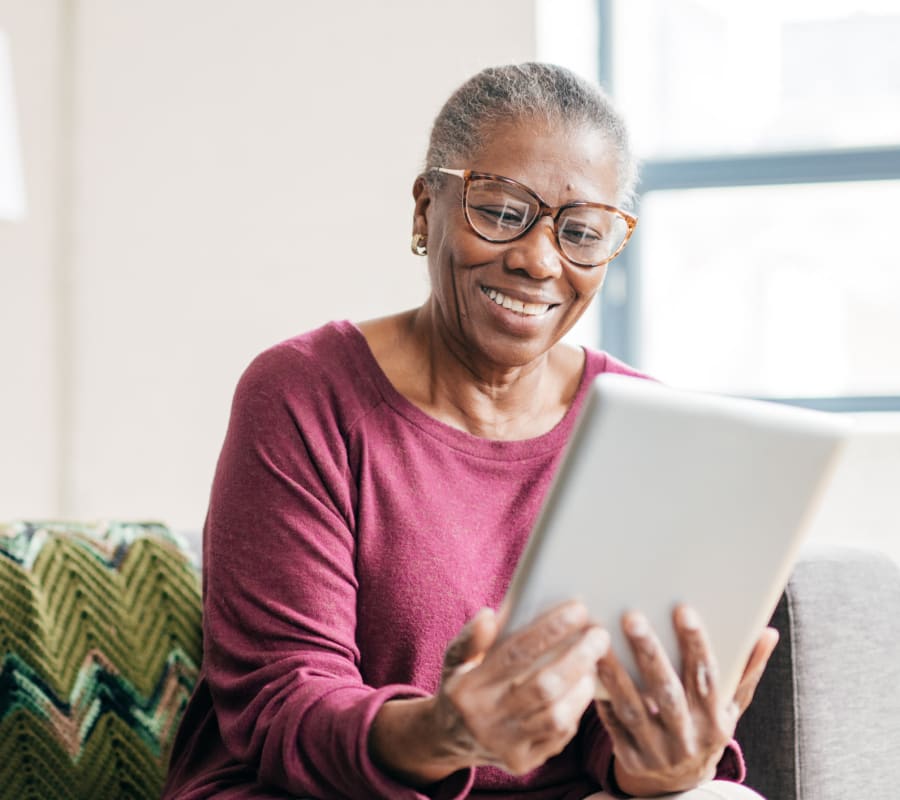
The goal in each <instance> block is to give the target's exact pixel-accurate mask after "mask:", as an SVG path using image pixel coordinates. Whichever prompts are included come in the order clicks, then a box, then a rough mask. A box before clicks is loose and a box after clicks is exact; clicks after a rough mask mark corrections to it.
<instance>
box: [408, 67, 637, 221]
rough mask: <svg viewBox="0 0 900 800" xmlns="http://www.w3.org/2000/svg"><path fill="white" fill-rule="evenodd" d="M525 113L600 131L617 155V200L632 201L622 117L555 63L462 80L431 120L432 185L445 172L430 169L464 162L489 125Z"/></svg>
mask: <svg viewBox="0 0 900 800" xmlns="http://www.w3.org/2000/svg"><path fill="white" fill-rule="evenodd" d="M529 118H530V119H538V120H542V121H545V122H547V123H548V124H555V125H563V126H582V125H583V126H588V127H591V128H594V129H596V130H598V131H600V132H601V133H602V134H603V135H604V136H606V137H607V139H608V140H609V142H610V144H611V145H612V147H613V150H614V154H615V158H616V166H617V172H618V181H619V186H618V199H617V202H619V203H621V204H623V205H626V206H627V205H629V204H630V203H631V201H632V199H633V196H634V187H635V184H636V183H637V164H636V162H635V159H634V158H633V156H632V154H631V151H630V149H629V146H628V134H627V132H626V130H625V124H624V122H623V121H622V118H621V117H620V116H619V114H618V112H616V110H615V109H614V108H613V106H612V103H611V102H610V100H609V98H608V97H607V96H606V94H605V92H604V91H603V90H602V89H601V88H600V87H599V86H596V85H595V84H592V83H589V82H588V81H586V80H584V79H583V78H580V77H579V76H578V75H576V74H575V73H573V72H571V71H570V70H568V69H566V68H565V67H560V66H558V65H556V64H540V63H536V62H528V63H525V64H510V65H507V66H502V67H489V68H488V69H485V70H482V71H481V72H479V73H478V74H477V75H475V76H473V77H472V78H469V80H467V81H466V82H465V83H464V84H462V86H460V87H459V88H458V89H457V90H456V91H455V92H454V93H453V94H452V95H451V96H450V99H449V100H447V102H446V103H444V107H443V108H442V109H441V110H440V112H439V113H438V115H437V117H436V118H435V120H434V125H433V127H432V129H431V138H430V140H429V144H428V153H427V155H426V158H425V169H424V171H423V177H424V179H425V181H426V182H427V183H428V184H429V186H431V187H432V188H437V187H438V186H440V184H441V183H442V180H443V178H444V176H443V175H441V173H439V172H434V171H433V168H434V167H443V166H459V165H463V164H464V163H465V161H466V160H467V159H468V158H470V157H471V156H472V154H474V153H475V152H477V151H478V149H479V148H480V147H481V146H482V145H483V143H484V141H485V137H486V136H487V135H488V134H489V133H490V128H491V127H492V126H493V125H496V124H498V123H504V122H510V121H514V120H521V119H529Z"/></svg>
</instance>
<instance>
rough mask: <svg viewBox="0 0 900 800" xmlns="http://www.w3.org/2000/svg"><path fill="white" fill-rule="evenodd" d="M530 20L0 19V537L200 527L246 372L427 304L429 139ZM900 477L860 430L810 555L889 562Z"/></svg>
mask: <svg viewBox="0 0 900 800" xmlns="http://www.w3.org/2000/svg"><path fill="white" fill-rule="evenodd" d="M558 2H559V0H553V2H552V3H551V4H550V8H555V7H556V5H555V4H556V3H558ZM579 2H581V3H582V4H583V3H584V0H579ZM539 5H540V7H541V8H543V9H544V12H546V11H547V3H546V0H544V2H542V3H540V4H539ZM533 11H534V4H533V3H526V2H522V0H495V1H494V2H492V3H481V2H478V0H458V2H456V3H453V4H446V3H421V2H415V0H404V1H403V2H383V3H377V4H376V3H365V2H349V3H340V4H338V3H334V4H325V3H312V2H306V1H305V0H227V1H226V0H217V1H215V2H214V0H190V2H176V0H158V2H152V3H150V2H139V0H128V1H127V2H123V0H0V27H2V28H3V29H4V30H6V31H7V33H8V34H9V37H10V41H11V46H12V50H13V58H14V60H15V67H16V73H15V77H16V83H17V87H16V88H17V94H18V100H19V112H20V117H21V124H22V131H21V134H22V137H21V138H22V142H23V148H24V151H25V152H24V156H25V162H26V164H25V167H26V178H27V184H28V199H29V209H28V217H27V219H26V221H25V222H24V223H21V224H17V225H10V224H4V223H0V366H2V376H3V384H2V391H0V520H4V519H13V518H19V517H46V516H60V515H62V516H71V517H89V518H90V517H158V518H162V519H164V520H165V521H167V522H169V523H170V524H171V525H173V526H174V527H176V528H196V527H198V526H199V525H200V524H201V522H202V518H203V513H204V509H205V505H206V496H207V492H208V487H209V481H210V478H211V475H212V470H213V466H214V462H215V458H216V455H217V452H218V449H219V446H220V444H221V438H222V435H223V433H224V427H225V422H226V418H227V413H228V404H229V401H230V396H231V392H232V389H233V386H234V383H235V381H236V380H237V378H238V376H239V374H240V372H241V370H242V369H243V367H244V366H245V364H246V363H247V361H248V360H249V359H250V358H251V357H252V356H253V354H255V353H256V352H258V351H259V350H260V349H261V348H263V347H265V346H267V345H268V344H270V343H272V342H275V341H277V340H279V339H281V338H284V337H287V336H290V335H292V334H294V333H296V332H299V331H302V330H305V329H308V328H310V327H312V326H314V325H318V324H320V323H322V322H324V321H325V320H327V319H331V318H336V317H347V318H352V319H363V318H366V317H370V316H374V315H377V314H381V313H385V312H388V311H390V310H392V309H397V308H401V307H404V306H411V305H413V304H415V303H417V302H419V300H420V299H421V298H422V297H423V296H424V292H425V281H424V275H423V262H422V261H421V260H418V259H416V258H414V257H413V256H411V255H409V254H408V237H409V232H410V208H411V201H410V195H409V191H410V186H411V183H412V179H413V176H414V175H415V173H416V171H417V166H418V163H419V160H420V158H421V157H422V154H423V151H424V146H425V138H426V133H427V127H428V124H429V122H430V120H431V118H432V117H433V115H434V113H435V112H436V110H437V108H438V107H439V105H440V103H441V102H442V101H443V99H444V97H445V96H446V94H447V93H448V92H449V91H450V90H451V89H452V88H453V87H454V86H455V85H456V84H457V83H458V82H459V81H461V80H462V79H464V78H465V77H466V76H467V75H469V74H470V73H472V72H473V71H475V70H477V69H478V68H479V67H481V66H483V65H486V64H488V63H499V62H504V61H514V60H522V59H526V58H530V57H533V56H534V55H535V52H536V47H537V45H536V41H535V40H536V38H537V34H538V33H539V32H538V31H536V30H535V23H534V21H533V20H534V16H535V15H534V13H533ZM542 18H544V19H545V27H546V24H548V23H547V20H553V19H559V15H557V16H556V17H554V16H553V15H552V14H550V15H547V14H546V13H545V14H544V16H543V17H542ZM472 20H477V21H478V29H479V30H481V31H490V32H491V35H490V36H476V35H473V27H472ZM498 32H501V34H500V35H498ZM543 32H544V37H545V39H546V38H547V30H546V29H544V30H543ZM541 55H545V56H546V55H549V56H551V57H554V58H557V57H559V53H558V52H553V53H550V52H549V51H547V50H546V49H544V50H543V51H542V52H541ZM348 200H349V201H350V202H351V203H352V207H351V209H350V210H351V211H352V214H349V215H348V214H343V213H341V209H344V208H346V207H347V202H348ZM360 209H362V211H360ZM358 243H364V248H360V247H359V245H358ZM898 477H900V421H898V420H897V418H896V417H869V418H866V421H865V422H864V424H863V429H862V430H861V431H860V433H859V434H858V435H857V436H856V437H855V438H854V440H853V442H852V444H851V446H850V448H848V452H847V457H846V459H845V461H844V462H843V463H842V465H841V467H840V468H839V470H838V472H837V474H836V475H835V480H834V484H833V490H832V492H831V493H830V494H829V495H828V497H827V498H826V501H825V503H824V505H823V508H822V513H821V514H820V515H819V516H818V517H817V518H816V520H815V522H814V524H813V531H812V534H813V536H814V537H816V538H820V539H837V538H841V539H844V538H849V539H851V540H853V541H856V542H859V543H863V544H865V543H869V544H876V545H878V546H881V547H883V548H885V549H888V550H889V551H891V552H893V553H894V554H895V555H897V556H898V558H900V530H898V526H900V513H898V502H897V500H896V499H895V497H894V491H895V490H894V487H895V485H896V484H897V478H898Z"/></svg>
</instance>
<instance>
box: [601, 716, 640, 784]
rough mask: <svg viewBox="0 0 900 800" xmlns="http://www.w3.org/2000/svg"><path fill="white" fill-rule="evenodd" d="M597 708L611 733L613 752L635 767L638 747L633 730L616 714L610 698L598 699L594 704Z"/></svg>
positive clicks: (607, 730)
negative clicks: (632, 733)
mask: <svg viewBox="0 0 900 800" xmlns="http://www.w3.org/2000/svg"><path fill="white" fill-rule="evenodd" d="M594 706H595V708H596V709H597V716H598V717H600V721H601V722H602V723H603V727H604V728H605V729H606V732H607V733H608V734H609V738H610V740H611V741H612V746H613V753H615V756H616V758H617V759H619V760H620V761H622V762H623V764H624V765H625V766H629V765H630V766H632V767H634V766H635V764H636V762H637V760H638V755H637V754H638V752H639V751H638V747H637V743H636V742H635V740H634V737H633V736H632V735H631V731H629V730H628V728H627V727H626V726H625V725H624V724H623V723H622V721H621V720H620V719H619V717H618V716H617V715H616V712H615V709H614V708H613V705H612V702H611V701H609V700H598V701H597V702H596V703H595V704H594Z"/></svg>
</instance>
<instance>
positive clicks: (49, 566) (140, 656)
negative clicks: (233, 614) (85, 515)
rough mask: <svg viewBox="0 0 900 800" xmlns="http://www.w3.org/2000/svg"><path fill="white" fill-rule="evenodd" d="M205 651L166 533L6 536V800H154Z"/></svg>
mask: <svg viewBox="0 0 900 800" xmlns="http://www.w3.org/2000/svg"><path fill="white" fill-rule="evenodd" d="M200 653H201V642H200V580H199V572H198V570H197V568H196V567H194V566H193V565H192V564H191V562H190V559H189V557H188V556H187V554H186V552H185V551H184V550H183V549H182V548H181V547H180V546H179V543H178V540H177V539H176V537H174V536H173V535H172V534H171V533H170V532H169V531H168V530H167V529H166V528H165V527H164V526H162V525H158V524H154V523H111V524H103V525H79V524H73V523H29V522H20V523H13V524H9V525H0V658H2V661H0V800H82V798H91V800H106V799H107V798H108V799H109V800H127V799H128V798H158V797H159V795H160V792H161V790H162V782H163V779H164V776H165V770H166V765H167V762H168V757H169V751H170V749H171V746H172V741H173V738H174V736H175V731H176V728H177V725H178V721H179V719H180V717H181V713H182V711H183V709H184V707H185V705H186V703H187V699H188V697H189V696H190V693H191V691H192V689H193V687H194V683H195V681H196V679H197V673H198V668H199V664H200Z"/></svg>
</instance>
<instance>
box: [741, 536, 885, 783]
mask: <svg viewBox="0 0 900 800" xmlns="http://www.w3.org/2000/svg"><path fill="white" fill-rule="evenodd" d="M773 624H774V625H775V626H776V627H777V628H778V629H779V631H780V632H781V641H780V643H779V645H778V647H777V649H776V651H775V654H774V655H773V658H772V661H771V662H770V664H769V668H768V669H767V671H766V675H765V676H764V677H763V680H762V682H761V683H760V686H759V689H758V691H757V694H756V697H755V699H754V701H753V703H752V705H751V707H750V708H749V709H748V710H747V712H746V714H745V715H744V718H743V719H742V720H741V723H740V725H739V726H738V734H737V735H738V739H739V741H740V742H741V744H742V745H743V747H744V752H745V756H746V759H747V769H748V775H747V783H748V784H749V785H750V786H752V787H753V788H755V789H756V790H757V791H759V792H760V793H762V794H763V795H764V796H766V797H770V798H773V799H774V800H837V799H838V798H841V800H843V798H846V797H869V798H873V800H874V799H875V798H885V799H886V798H893V797H896V796H897V792H898V788H897V787H898V786H900V758H898V757H897V753H898V752H900V568H898V565H897V564H896V563H895V562H894V561H892V560H891V559H889V558H888V557H887V556H884V555H882V554H880V553H876V552H871V551H865V550H858V549H853V548H849V547H836V546H828V547H815V548H808V549H807V550H805V551H804V553H803V555H802V556H801V559H800V561H799V562H798V564H797V566H796V569H795V570H794V573H793V575H792V577H791V580H790V582H789V583H788V587H787V590H786V591H785V594H784V596H783V597H782V599H781V602H780V603H779V605H778V608H777V610H776V612H775V615H774V617H773Z"/></svg>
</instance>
